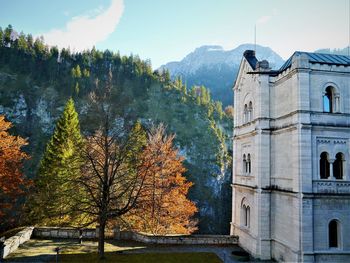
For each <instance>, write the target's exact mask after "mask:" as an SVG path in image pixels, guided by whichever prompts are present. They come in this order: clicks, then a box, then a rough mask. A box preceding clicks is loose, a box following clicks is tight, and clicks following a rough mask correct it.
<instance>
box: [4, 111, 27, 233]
mask: <svg viewBox="0 0 350 263" xmlns="http://www.w3.org/2000/svg"><path fill="white" fill-rule="evenodd" d="M11 127H12V124H11V122H8V121H6V120H5V116H3V115H0V230H4V229H5V228H7V227H9V226H11V224H13V223H14V220H15V219H16V218H17V215H16V213H18V212H19V209H14V206H15V205H16V204H17V200H18V197H19V196H21V195H23V194H24V192H25V191H24V190H25V188H26V187H27V186H28V185H29V184H30V181H29V180H26V179H25V177H24V176H23V174H22V171H21V170H22V167H23V161H24V160H25V159H27V158H28V155H27V154H26V153H24V152H23V151H22V150H21V148H22V147H23V146H25V145H27V141H26V140H25V139H23V138H21V137H19V136H12V135H10V134H9V133H8V130H9V129H10V128H11ZM17 219H18V218H17Z"/></svg>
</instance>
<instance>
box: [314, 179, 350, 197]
mask: <svg viewBox="0 0 350 263" xmlns="http://www.w3.org/2000/svg"><path fill="white" fill-rule="evenodd" d="M312 187H313V192H314V193H327V194H350V181H345V180H314V181H313V183H312Z"/></svg>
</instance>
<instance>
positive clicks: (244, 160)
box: [243, 154, 247, 173]
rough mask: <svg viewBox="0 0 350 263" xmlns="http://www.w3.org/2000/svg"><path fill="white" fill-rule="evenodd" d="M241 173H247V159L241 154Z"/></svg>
mask: <svg viewBox="0 0 350 263" xmlns="http://www.w3.org/2000/svg"><path fill="white" fill-rule="evenodd" d="M243 172H244V173H247V158H246V155H245V154H243Z"/></svg>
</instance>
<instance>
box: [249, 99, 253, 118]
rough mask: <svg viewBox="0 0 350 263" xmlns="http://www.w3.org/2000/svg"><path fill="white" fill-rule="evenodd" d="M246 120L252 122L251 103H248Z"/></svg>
mask: <svg viewBox="0 0 350 263" xmlns="http://www.w3.org/2000/svg"><path fill="white" fill-rule="evenodd" d="M248 120H249V121H252V120H253V103H252V102H251V101H250V102H249V105H248Z"/></svg>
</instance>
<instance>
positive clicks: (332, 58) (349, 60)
mask: <svg viewBox="0 0 350 263" xmlns="http://www.w3.org/2000/svg"><path fill="white" fill-rule="evenodd" d="M302 54H305V55H306V56H307V57H308V58H309V62H310V63H313V64H315V63H318V64H327V65H338V66H350V56H342V55H331V54H323V53H310V52H301V51H296V52H294V54H293V55H292V56H291V57H290V58H289V59H288V60H287V61H286V62H285V63H284V64H283V65H282V67H281V68H280V69H279V70H278V71H279V72H282V71H284V70H286V69H287V68H289V67H290V66H291V65H292V58H293V57H294V56H296V55H302Z"/></svg>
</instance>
